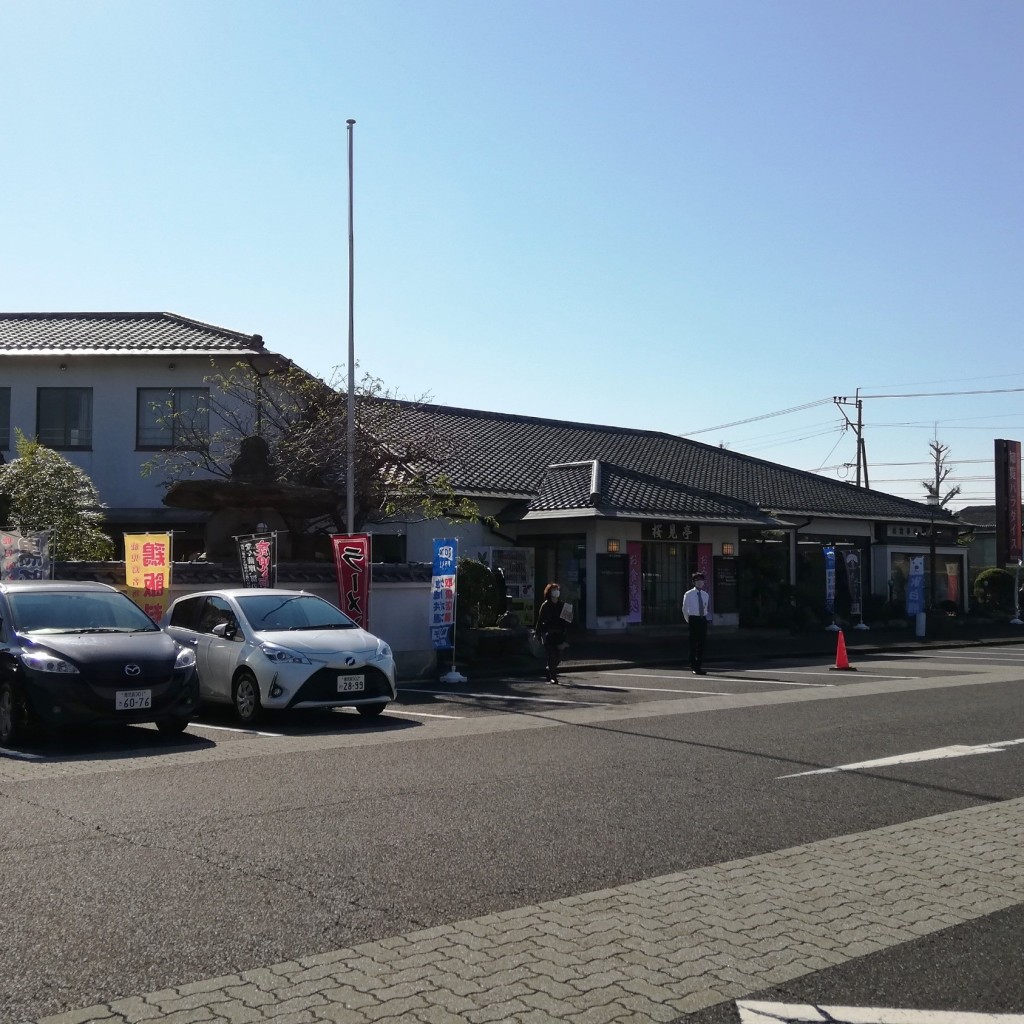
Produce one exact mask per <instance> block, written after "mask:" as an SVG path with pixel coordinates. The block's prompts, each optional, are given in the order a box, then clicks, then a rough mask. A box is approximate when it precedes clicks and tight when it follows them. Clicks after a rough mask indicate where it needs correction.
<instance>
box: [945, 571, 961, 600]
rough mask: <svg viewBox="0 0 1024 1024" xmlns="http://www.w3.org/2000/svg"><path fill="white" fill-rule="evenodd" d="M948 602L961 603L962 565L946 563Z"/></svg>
mask: <svg viewBox="0 0 1024 1024" xmlns="http://www.w3.org/2000/svg"><path fill="white" fill-rule="evenodd" d="M946 600H947V601H952V602H953V603H954V604H959V603H960V563H959V562H947V563H946Z"/></svg>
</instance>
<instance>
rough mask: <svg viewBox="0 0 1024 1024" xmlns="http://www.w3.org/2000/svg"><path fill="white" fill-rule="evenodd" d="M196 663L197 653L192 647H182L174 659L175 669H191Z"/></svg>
mask: <svg viewBox="0 0 1024 1024" xmlns="http://www.w3.org/2000/svg"><path fill="white" fill-rule="evenodd" d="M195 663H196V652H195V651H194V650H193V649H192V648H191V647H182V648H181V650H179V651H178V656H177V657H176V658H175V659H174V667H175V668H176V669H178V668H191V667H192V666H193V665H194V664H195Z"/></svg>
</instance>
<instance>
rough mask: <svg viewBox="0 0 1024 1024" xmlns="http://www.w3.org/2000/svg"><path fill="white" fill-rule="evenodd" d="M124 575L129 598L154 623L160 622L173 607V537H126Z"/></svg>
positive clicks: (126, 535) (128, 535)
mask: <svg viewBox="0 0 1024 1024" xmlns="http://www.w3.org/2000/svg"><path fill="white" fill-rule="evenodd" d="M124 572H125V583H126V584H127V586H128V596H129V597H130V598H131V599H132V600H133V601H134V602H135V603H136V604H137V605H138V606H139V607H140V608H141V609H142V610H143V611H144V612H145V613H146V614H147V615H148V616H149V617H150V618H151V619H152V620H153V621H154V622H160V620H161V619H162V618H163V617H164V612H166V611H167V605H168V604H169V603H170V593H169V591H170V589H171V535H170V534H169V533H126V534H125V535H124Z"/></svg>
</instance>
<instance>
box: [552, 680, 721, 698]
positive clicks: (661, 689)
mask: <svg viewBox="0 0 1024 1024" xmlns="http://www.w3.org/2000/svg"><path fill="white" fill-rule="evenodd" d="M568 685H569V686H572V685H573V684H572V683H569V684H568ZM584 685H585V686H586V688H587V689H588V690H626V691H628V692H630V693H632V692H633V691H637V692H639V693H699V694H701V696H704V697H732V696H734V694H732V693H730V692H728V691H727V690H678V689H676V688H675V687H674V686H602V685H601V684H600V683H585V684H584Z"/></svg>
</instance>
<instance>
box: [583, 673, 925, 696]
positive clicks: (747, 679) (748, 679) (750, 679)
mask: <svg viewBox="0 0 1024 1024" xmlns="http://www.w3.org/2000/svg"><path fill="white" fill-rule="evenodd" d="M601 674H602V675H609V676H616V675H618V676H625V677H626V678H629V679H689V678H690V676H688V675H685V676H666V675H654V674H648V673H645V672H602V673H601ZM799 674H800V673H799V672H794V673H793V675H799ZM806 674H808V675H820V674H821V673H818V672H811V673H806ZM709 676H710V677H711V678H712V679H728V680H729V681H730V682H737V683H774V684H775V685H776V686H815V687H819V686H834V685H835V684H834V683H790V682H787V680H785V679H762V678H760V677H759V676H745V675H736V674H731V673H726V672H713V673H709ZM883 678H886V679H888V678H893V679H910V678H912V677H911V676H892V677H889V676H885V677H883ZM588 685H590V684H588ZM623 689H626V690H630V689H634V687H630V686H626V687H623ZM635 689H642V687H635ZM672 692H674V693H686V692H687V691H686V690H681V691H680V690H674V691H672ZM692 692H694V693H697V692H703V691H697V690H694V691H692ZM721 696H723V697H732V696H734V695H733V694H731V693H723V694H721Z"/></svg>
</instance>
